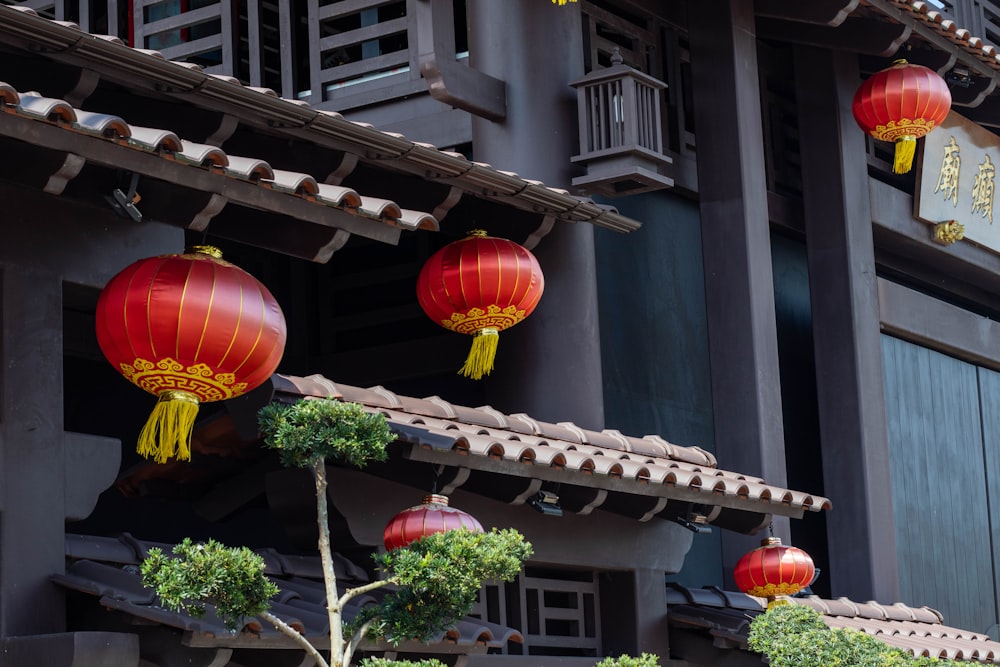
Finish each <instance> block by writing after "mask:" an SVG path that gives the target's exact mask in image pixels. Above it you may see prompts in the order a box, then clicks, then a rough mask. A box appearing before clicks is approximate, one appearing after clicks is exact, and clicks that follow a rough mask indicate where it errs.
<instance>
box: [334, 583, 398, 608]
mask: <svg viewBox="0 0 1000 667" xmlns="http://www.w3.org/2000/svg"><path fill="white" fill-rule="evenodd" d="M391 583H394V582H393V580H392V579H379V580H378V581H371V582H369V583H367V584H365V585H364V586H358V587H357V588H349V589H347V591H345V592H344V594H343V595H341V596H340V601H339V602H338V604H339V605H340V608H341V609H343V608H344V606H345V605H346V604H347V602H348V600H353V599H354V598H356V597H357V596H359V595H362V594H363V593H367V592H368V591H374V590H378V589H379V588H382V587H383V586H388V585H389V584H391Z"/></svg>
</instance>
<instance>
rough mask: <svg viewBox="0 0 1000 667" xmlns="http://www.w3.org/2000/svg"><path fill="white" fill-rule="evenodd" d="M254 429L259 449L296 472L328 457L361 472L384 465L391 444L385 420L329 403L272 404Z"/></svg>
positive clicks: (346, 405) (357, 408) (327, 400)
mask: <svg viewBox="0 0 1000 667" xmlns="http://www.w3.org/2000/svg"><path fill="white" fill-rule="evenodd" d="M257 424H258V426H259V427H260V432H261V435H263V436H264V444H265V445H266V446H267V447H270V448H271V449H275V450H277V451H278V454H279V455H280V457H281V463H282V464H283V465H285V466H289V467H295V468H308V467H311V466H313V465H315V463H316V460H317V459H319V460H323V459H326V458H330V457H333V458H337V459H340V460H341V461H344V462H345V463H349V464H350V465H353V466H357V467H359V468H360V467H363V466H364V465H366V464H367V463H369V462H371V461H384V460H385V459H386V451H385V448H386V445H387V444H389V443H390V442H392V440H393V436H392V432H391V431H390V430H389V425H388V424H387V423H386V421H385V416H384V415H382V414H377V413H376V414H373V413H370V412H367V411H365V409H364V408H362V407H361V406H360V405H358V404H357V403H350V402H344V401H337V400H334V399H330V398H323V399H316V400H305V401H297V402H295V403H292V404H286V403H271V404H270V405H267V406H265V407H263V408H261V410H260V412H259V413H258V417H257Z"/></svg>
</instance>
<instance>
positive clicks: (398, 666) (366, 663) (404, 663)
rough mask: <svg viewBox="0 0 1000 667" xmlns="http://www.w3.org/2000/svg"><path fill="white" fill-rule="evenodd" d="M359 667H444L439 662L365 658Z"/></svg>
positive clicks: (430, 659) (432, 659)
mask: <svg viewBox="0 0 1000 667" xmlns="http://www.w3.org/2000/svg"><path fill="white" fill-rule="evenodd" d="M361 667H446V665H445V664H444V663H443V662H441V661H440V660H435V659H434V658H428V659H426V660H389V659H388V658H365V659H364V660H362V661H361Z"/></svg>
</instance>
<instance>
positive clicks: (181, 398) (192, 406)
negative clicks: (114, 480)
mask: <svg viewBox="0 0 1000 667" xmlns="http://www.w3.org/2000/svg"><path fill="white" fill-rule="evenodd" d="M197 417H198V397H197V396H195V395H194V394H192V393H190V392H186V391H179V390H169V391H164V392H162V393H160V395H159V400H157V401H156V407H155V408H153V413H152V414H151V415H149V419H147V420H146V425H145V426H143V427H142V433H140V434H139V444H138V447H137V450H138V452H139V454H141V455H142V456H145V457H146V458H150V457H152V458H153V459H154V460H155V461H156V462H157V463H166V462H167V460H169V459H170V458H171V457H172V456H176V457H177V458H178V459H179V460H181V461H190V460H191V431H192V430H194V421H195V419H196V418H197Z"/></svg>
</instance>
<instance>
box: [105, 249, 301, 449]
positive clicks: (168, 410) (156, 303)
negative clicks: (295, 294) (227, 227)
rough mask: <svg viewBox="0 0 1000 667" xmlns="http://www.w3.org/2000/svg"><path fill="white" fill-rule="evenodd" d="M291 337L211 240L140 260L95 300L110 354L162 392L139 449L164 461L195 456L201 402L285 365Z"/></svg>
mask: <svg viewBox="0 0 1000 667" xmlns="http://www.w3.org/2000/svg"><path fill="white" fill-rule="evenodd" d="M285 336H286V333H285V318H284V316H283V315H282V312H281V308H280V307H279V306H278V303H277V301H275V299H274V297H273V296H271V293H270V292H268V290H267V288H266V287H264V286H263V285H262V284H260V283H259V282H258V281H257V280H256V279H255V278H254V277H253V276H251V275H250V274H249V273H247V272H246V271H243V270H242V269H240V268H239V267H237V266H235V265H233V264H230V263H229V262H227V261H225V260H223V259H222V253H221V252H219V250H218V249H217V248H213V247H211V246H196V247H195V248H194V249H192V250H191V251H189V252H187V253H185V254H182V255H162V256H160V257H151V258H147V259H141V260H139V261H137V262H135V263H134V264H132V265H130V266H128V267H126V268H125V269H123V270H122V271H121V272H120V273H119V274H118V275H116V276H115V277H114V278H112V279H111V281H110V282H109V283H108V284H107V285H106V286H105V287H104V290H103V291H102V292H101V296H100V298H99V299H98V301H97V342H98V343H99V344H100V346H101V351H102V352H103V353H104V356H105V357H107V359H108V361H109V362H111V365H112V366H114V367H115V369H116V370H118V372H120V373H121V374H122V375H124V376H125V378H126V379H128V380H129V381H130V382H132V383H134V384H136V385H137V386H139V387H140V388H142V389H145V390H146V391H148V392H149V393H151V394H153V395H154V396H157V397H158V398H159V400H158V401H157V404H156V407H155V408H154V410H153V413H152V415H150V417H149V420H148V421H147V422H146V426H145V427H144V428H143V430H142V433H141V434H140V436H139V445H138V451H139V453H140V454H142V455H143V456H146V457H150V456H152V457H153V458H154V459H155V460H156V461H157V462H158V463H164V462H165V461H166V460H167V459H168V458H170V457H171V456H174V455H176V456H177V458H179V459H181V460H189V459H190V458H191V430H192V428H193V427H194V420H195V417H196V416H197V414H198V404H199V403H201V402H203V401H221V400H225V399H227V398H232V397H234V396H239V395H240V394H243V393H246V392H248V391H250V390H251V389H254V388H255V387H258V386H260V385H261V384H262V383H263V382H264V381H265V380H267V378H269V377H270V376H271V374H272V373H273V372H274V370H275V368H277V366H278V362H279V361H281V355H282V353H283V352H284V348H285Z"/></svg>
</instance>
